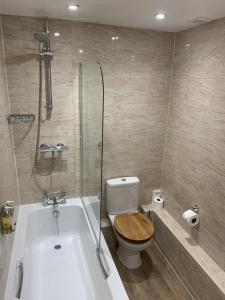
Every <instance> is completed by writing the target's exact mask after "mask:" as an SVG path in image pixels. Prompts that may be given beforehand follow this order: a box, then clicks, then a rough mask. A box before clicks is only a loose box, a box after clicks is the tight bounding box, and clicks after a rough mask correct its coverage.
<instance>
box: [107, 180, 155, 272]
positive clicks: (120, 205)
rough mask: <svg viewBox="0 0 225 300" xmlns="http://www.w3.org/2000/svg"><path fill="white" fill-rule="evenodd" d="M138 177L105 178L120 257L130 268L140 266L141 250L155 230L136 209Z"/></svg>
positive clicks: (108, 209) (108, 210) (108, 203)
mask: <svg viewBox="0 0 225 300" xmlns="http://www.w3.org/2000/svg"><path fill="white" fill-rule="evenodd" d="M138 202H139V179H138V178H137V177H123V178H115V179H109V180H107V181H106V207H107V212H108V217H109V220H110V223H111V225H112V227H113V230H114V233H115V235H116V238H117V240H118V242H119V247H118V250H117V254H118V257H119V259H120V261H121V262H122V263H123V265H124V266H125V267H127V268H128V269H136V268H138V267H139V266H140V265H141V263H142V261H141V256H140V252H141V251H143V250H145V249H146V248H148V247H149V246H150V244H151V238H152V236H153V233H154V225H153V224H152V223H151V221H150V220H149V219H148V218H147V217H146V216H144V215H143V214H141V213H140V212H138V211H137V209H138Z"/></svg>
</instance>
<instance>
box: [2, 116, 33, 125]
mask: <svg viewBox="0 0 225 300" xmlns="http://www.w3.org/2000/svg"><path fill="white" fill-rule="evenodd" d="M34 119H35V115H33V114H12V115H9V116H8V117H7V120H8V123H9V124H10V125H12V124H20V123H32V122H34Z"/></svg>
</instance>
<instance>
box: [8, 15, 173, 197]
mask: <svg viewBox="0 0 225 300" xmlns="http://www.w3.org/2000/svg"><path fill="white" fill-rule="evenodd" d="M42 26H43V20H40V19H34V18H25V17H11V16H3V31H4V43H5V49H6V65H7V76H8V83H9V95H10V102H11V105H12V111H13V112H16V113H19V112H21V113H24V112H29V113H35V114H36V115H37V102H38V55H37V49H38V43H37V42H36V41H34V38H33V34H34V32H36V31H41V30H42ZM49 28H50V30H51V31H52V32H56V31H57V32H60V34H61V35H60V37H58V38H54V37H52V49H53V50H54V51H55V56H54V58H53V62H52V78H53V104H54V109H53V115H52V116H53V117H52V120H51V121H50V122H45V123H44V124H42V130H41V143H42V142H46V143H57V142H63V143H65V144H66V145H68V146H69V148H70V151H68V152H67V153H65V154H63V158H64V160H65V164H63V166H64V169H63V168H60V166H59V169H56V171H54V173H53V175H52V176H46V177H41V176H39V175H34V174H32V167H33V161H34V148H35V139H36V123H35V124H34V125H33V126H32V128H31V129H29V128H27V127H23V128H21V127H20V128H14V140H15V141H16V142H15V145H16V146H17V147H16V149H15V150H16V159H17V166H18V177H19V183H20V195H21V201H22V203H30V202H32V201H40V199H41V197H42V192H43V191H45V190H46V191H56V190H60V189H61V190H66V191H67V192H68V193H69V194H70V195H74V194H75V195H77V194H79V191H78V186H79V172H78V167H79V163H78V161H79V142H78V141H79V123H78V122H79V117H78V94H77V92H78V86H77V74H78V70H77V63H78V62H80V61H81V62H85V63H87V64H89V65H91V64H93V63H94V62H96V61H97V60H98V61H99V62H100V63H101V64H102V66H103V72H104V79H105V141H104V142H105V152H104V179H106V178H110V177H117V176H131V175H137V176H139V177H140V179H141V183H142V186H141V200H142V202H145V201H148V199H149V198H150V197H151V191H152V189H153V188H158V187H159V186H160V175H161V165H162V157H163V148H164V140H165V126H166V117H167V108H168V98H169V86H170V76H171V64H172V53H173V44H174V34H170V33H163V32H157V31H150V30H135V29H128V28H120V27H112V26H103V25H94V24H87V23H86V24H85V23H76V22H69V21H59V20H49ZM113 36H118V37H119V39H118V40H112V37H113ZM80 49H82V50H83V53H79V52H80V51H79V50H80ZM89 75H90V74H89ZM96 75H97V76H99V74H97V73H96ZM90 77H92V78H94V77H95V76H93V71H91V76H90ZM93 80H94V79H93ZM23 136H25V138H24V139H22V138H23ZM97 144H98V141H96V145H95V147H97V146H98V145H97ZM94 153H97V152H96V149H95V151H94ZM95 155H96V154H95Z"/></svg>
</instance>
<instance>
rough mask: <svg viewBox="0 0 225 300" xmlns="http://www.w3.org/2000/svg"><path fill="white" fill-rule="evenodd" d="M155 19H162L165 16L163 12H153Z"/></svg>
mask: <svg viewBox="0 0 225 300" xmlns="http://www.w3.org/2000/svg"><path fill="white" fill-rule="evenodd" d="M155 17H156V19H157V20H164V19H165V18H166V14H164V13H157V14H155Z"/></svg>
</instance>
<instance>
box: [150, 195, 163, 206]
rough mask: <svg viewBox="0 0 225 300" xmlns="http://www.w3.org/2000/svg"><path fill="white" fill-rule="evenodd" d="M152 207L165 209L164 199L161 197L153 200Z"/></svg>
mask: <svg viewBox="0 0 225 300" xmlns="http://www.w3.org/2000/svg"><path fill="white" fill-rule="evenodd" d="M152 207H153V208H154V209H161V208H163V199H162V198H160V197H156V198H154V199H153V200H152Z"/></svg>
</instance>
